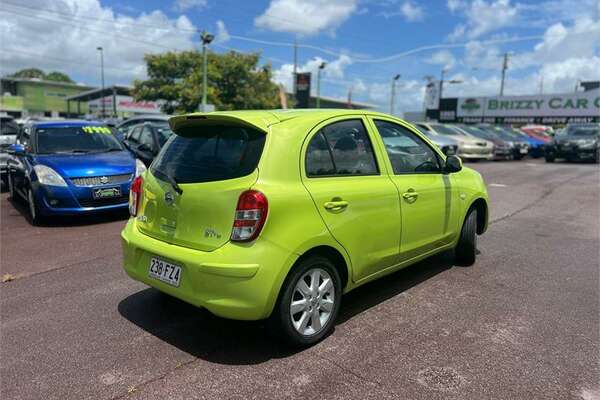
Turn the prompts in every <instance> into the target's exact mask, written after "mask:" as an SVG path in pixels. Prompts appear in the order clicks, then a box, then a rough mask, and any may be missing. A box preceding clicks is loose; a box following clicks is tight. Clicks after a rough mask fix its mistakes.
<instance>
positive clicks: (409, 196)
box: [402, 189, 419, 201]
mask: <svg viewBox="0 0 600 400" xmlns="http://www.w3.org/2000/svg"><path fill="white" fill-rule="evenodd" d="M402 197H403V198H404V200H407V201H415V200H417V197H419V193H417V192H415V191H414V190H413V189H408V191H407V192H406V193H404V194H402Z"/></svg>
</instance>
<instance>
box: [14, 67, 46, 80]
mask: <svg viewBox="0 0 600 400" xmlns="http://www.w3.org/2000/svg"><path fill="white" fill-rule="evenodd" d="M9 76H11V77H13V78H37V79H44V77H45V76H46V74H44V71H42V70H41V69H38V68H25V69H22V70H20V71H17V72H15V73H14V74H11V75H9Z"/></svg>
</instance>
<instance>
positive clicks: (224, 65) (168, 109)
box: [133, 51, 280, 114]
mask: <svg viewBox="0 0 600 400" xmlns="http://www.w3.org/2000/svg"><path fill="white" fill-rule="evenodd" d="M144 58H145V60H146V64H147V69H148V77H149V78H148V79H147V80H145V81H140V80H138V81H135V83H134V89H133V95H134V97H135V99H136V100H159V99H162V100H165V104H164V105H163V111H164V112H165V113H168V114H173V113H181V112H193V111H197V110H198V106H199V104H200V103H201V102H202V53H200V52H198V51H184V52H177V53H175V52H168V53H163V54H147V55H146V56H145V57H144ZM258 60H259V54H255V53H251V54H242V53H237V52H228V53H224V54H216V53H213V52H209V53H208V66H207V67H208V68H207V79H208V85H207V86H208V87H207V101H208V103H210V104H214V105H215V108H216V109H217V110H242V109H264V108H278V107H279V105H280V104H279V88H278V87H277V85H276V84H274V83H273V82H272V81H271V75H272V72H271V67H270V66H269V65H265V66H259V65H258Z"/></svg>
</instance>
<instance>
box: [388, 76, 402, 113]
mask: <svg viewBox="0 0 600 400" xmlns="http://www.w3.org/2000/svg"><path fill="white" fill-rule="evenodd" d="M400 76H401V75H400V74H396V75H395V76H394V77H393V78H392V95H391V97H390V115H394V108H395V107H394V101H395V97H396V81H397V80H398V79H400Z"/></svg>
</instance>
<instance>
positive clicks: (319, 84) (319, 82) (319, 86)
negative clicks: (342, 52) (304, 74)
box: [317, 61, 327, 108]
mask: <svg viewBox="0 0 600 400" xmlns="http://www.w3.org/2000/svg"><path fill="white" fill-rule="evenodd" d="M326 65H327V63H326V62H325V61H323V62H322V63H321V64H320V65H319V69H317V108H321V70H322V69H323V68H325V66H326Z"/></svg>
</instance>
